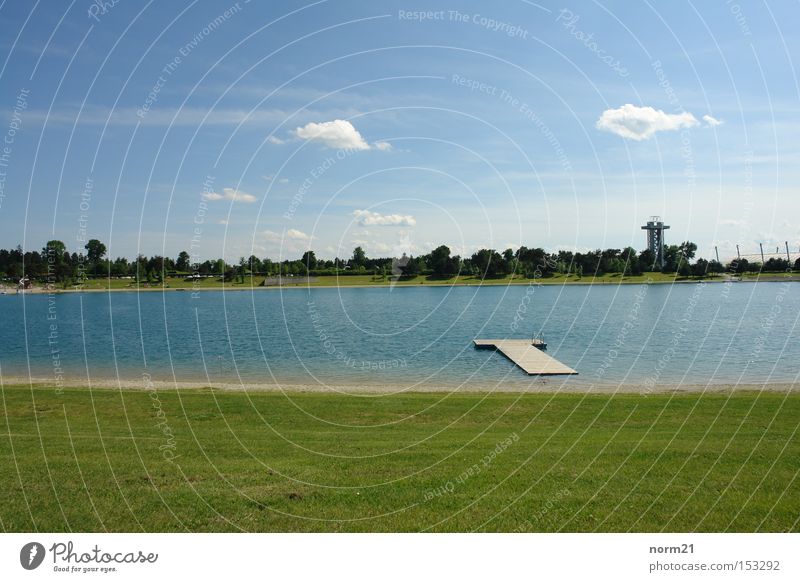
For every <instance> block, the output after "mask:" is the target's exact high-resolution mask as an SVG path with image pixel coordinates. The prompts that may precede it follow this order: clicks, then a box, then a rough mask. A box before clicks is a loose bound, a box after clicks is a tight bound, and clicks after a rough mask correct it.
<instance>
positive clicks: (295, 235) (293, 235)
mask: <svg viewBox="0 0 800 582" xmlns="http://www.w3.org/2000/svg"><path fill="white" fill-rule="evenodd" d="M286 236H287V237H288V238H290V239H292V240H311V235H308V234H306V233H304V232H302V231H299V230H296V229H294V228H290V229H289V230H287V231H286Z"/></svg>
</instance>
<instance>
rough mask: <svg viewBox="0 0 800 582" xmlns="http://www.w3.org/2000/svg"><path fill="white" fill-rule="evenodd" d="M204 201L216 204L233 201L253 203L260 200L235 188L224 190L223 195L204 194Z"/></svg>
mask: <svg viewBox="0 0 800 582" xmlns="http://www.w3.org/2000/svg"><path fill="white" fill-rule="evenodd" d="M203 200H208V201H209V202H216V201H218V200H231V201H232V202H247V203H251V202H255V201H256V200H258V198H256V197H255V196H253V195H252V194H248V193H247V192H243V191H242V190H236V189H235V188H223V189H222V194H220V193H219V192H208V193H206V194H203Z"/></svg>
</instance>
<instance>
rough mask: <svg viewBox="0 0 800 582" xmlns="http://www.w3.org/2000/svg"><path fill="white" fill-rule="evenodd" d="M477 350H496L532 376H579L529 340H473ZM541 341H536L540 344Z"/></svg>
mask: <svg viewBox="0 0 800 582" xmlns="http://www.w3.org/2000/svg"><path fill="white" fill-rule="evenodd" d="M472 341H473V343H474V344H475V347H476V348H479V349H495V350H497V351H499V352H500V353H501V354H503V355H504V356H505V357H507V358H508V359H509V360H511V361H512V362H514V363H515V364H516V365H517V366H519V367H520V368H522V369H523V370H524V371H525V373H526V374H529V375H531V376H555V375H561V374H577V373H578V372H576V371H575V370H573V369H572V368H570V367H569V366H566V365H564V364H562V363H561V362H559V361H558V360H556V359H555V358H552V357H550V356H548V355H547V354H546V353H544V352H543V351H542V350H541V349H539V347H537V344H536V343H535V342H534V343H532V342H531V340H529V339H524V340H516V339H504V340H493V339H488V340H485V339H476V340H472ZM540 341H541V340H536V342H540Z"/></svg>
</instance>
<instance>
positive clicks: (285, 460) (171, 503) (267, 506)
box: [0, 386, 800, 531]
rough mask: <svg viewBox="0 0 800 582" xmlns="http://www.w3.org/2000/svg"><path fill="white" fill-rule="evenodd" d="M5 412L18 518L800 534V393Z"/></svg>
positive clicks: (267, 398) (33, 522)
mask: <svg viewBox="0 0 800 582" xmlns="http://www.w3.org/2000/svg"><path fill="white" fill-rule="evenodd" d="M0 406H2V421H0V433H2V434H0V528H2V529H3V530H4V531H28V530H38V531H64V530H75V531H104V530H109V531H141V530H145V531H184V530H189V531H239V530H247V531H419V530H428V531H472V530H479V531H559V530H562V531H595V530H598V531H628V530H633V531H660V530H665V531H728V530H730V531H798V530H799V529H800V527H799V526H798V518H799V517H800V480H798V478H797V477H798V470H799V469H800V435H798V434H797V428H798V423H799V422H800V396H798V395H796V394H789V395H787V394H781V393H765V394H761V395H758V394H755V393H739V394H735V395H732V396H729V395H724V394H716V395H706V396H701V395H686V394H683V395H675V396H669V395H657V396H653V395H651V396H648V397H644V396H638V395H622V396H601V395H589V396H584V395H558V396H551V395H518V394H492V395H488V394H462V395H452V396H446V395H444V394H406V395H397V396H383V397H348V396H339V395H327V394H313V393H306V394H292V395H290V396H286V395H282V394H276V393H264V392H261V393H251V394H249V395H248V394H244V393H233V392H212V391H211V390H193V391H190V390H184V391H181V392H175V391H172V390H169V391H167V390H159V391H158V392H155V391H153V392H147V391H126V392H120V391H117V390H106V389H95V390H93V391H89V390H87V389H67V390H65V391H64V392H63V393H62V394H58V393H56V391H55V390H54V389H53V388H51V387H45V386H42V387H35V388H33V389H31V388H30V387H28V386H4V387H3V388H2V401H1V402H0ZM167 427H168V432H171V434H172V435H173V438H172V440H170V438H169V435H168V434H165V432H164V429H165V428H167ZM173 456H174V458H172V457H173Z"/></svg>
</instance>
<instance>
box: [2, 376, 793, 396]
mask: <svg viewBox="0 0 800 582" xmlns="http://www.w3.org/2000/svg"><path fill="white" fill-rule="evenodd" d="M2 384H3V385H6V386H7V385H16V386H25V385H30V386H32V387H37V388H43V387H52V388H54V389H59V390H60V389H63V390H69V389H70V388H89V387H91V388H94V389H97V390H207V389H212V390H220V391H235V392H250V391H252V392H314V393H328V394H333V393H339V394H355V395H361V394H364V395H366V394H394V393H413V392H422V393H430V392H440V393H450V392H464V393H483V392H485V393H490V392H504V393H531V394H551V393H561V394H642V395H648V394H671V393H680V394H683V393H704V392H705V393H726V392H800V384H798V383H794V384H792V383H786V382H767V383H764V384H753V383H746V384H745V383H743V384H732V383H700V382H694V383H691V384H689V383H686V384H659V385H658V386H656V387H648V386H644V385H642V384H635V383H631V384H621V385H617V384H590V383H588V382H569V381H567V382H562V381H560V380H558V379H554V378H548V379H547V380H542V379H533V380H531V383H530V384H529V385H522V383H520V382H513V383H505V384H504V383H503V382H500V383H485V382H484V383H478V382H473V383H469V384H463V385H441V384H439V385H414V386H402V385H391V384H369V385H324V384H313V383H304V384H297V383H288V382H287V383H276V382H260V383H253V382H215V381H199V380H196V381H195V380H192V381H185V380H179V381H169V380H157V379H152V378H130V377H125V378H91V380H89V381H87V379H86V378H67V379H64V380H63V381H62V382H61V384H60V386H57V385H56V383H55V382H54V380H53V379H52V378H46V377H41V376H39V377H26V376H9V377H4V378H3V379H2Z"/></svg>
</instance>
